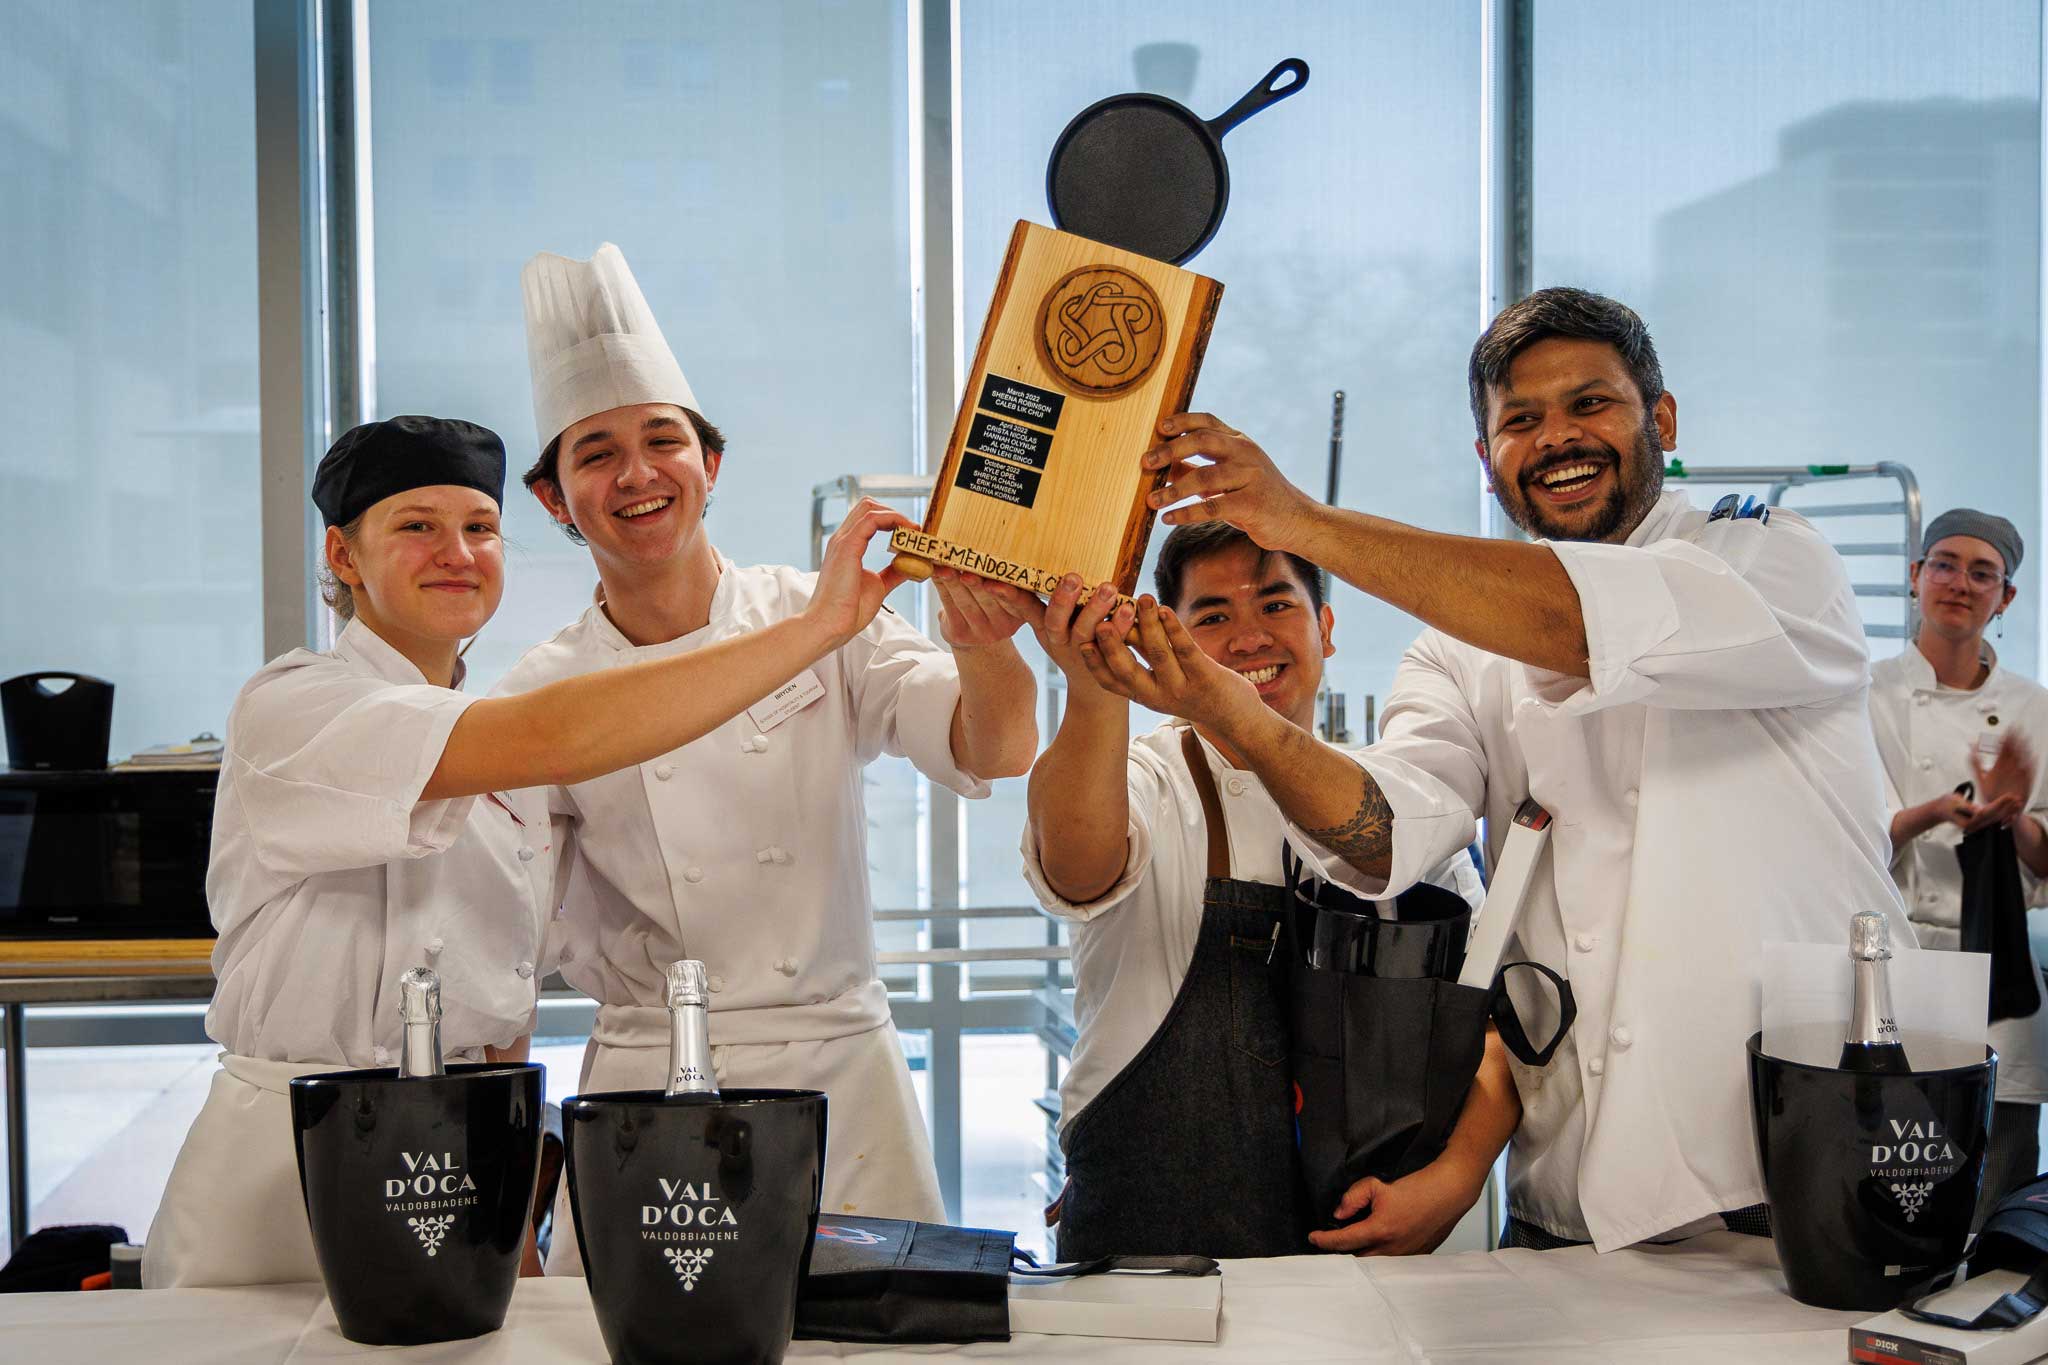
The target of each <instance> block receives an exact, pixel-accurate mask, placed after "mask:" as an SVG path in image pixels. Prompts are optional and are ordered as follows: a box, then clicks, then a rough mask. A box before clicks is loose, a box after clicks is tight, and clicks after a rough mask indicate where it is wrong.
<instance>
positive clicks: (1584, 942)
mask: <svg viewBox="0 0 2048 1365" xmlns="http://www.w3.org/2000/svg"><path fill="white" fill-rule="evenodd" d="M1599 941H1600V940H1599V939H1597V938H1595V937H1593V936H1592V935H1591V934H1580V935H1579V936H1578V937H1577V938H1575V939H1573V940H1572V947H1574V948H1577V949H1578V950H1579V951H1580V952H1582V953H1590V952H1592V951H1593V945H1594V944H1596V943H1598V942H1599Z"/></svg>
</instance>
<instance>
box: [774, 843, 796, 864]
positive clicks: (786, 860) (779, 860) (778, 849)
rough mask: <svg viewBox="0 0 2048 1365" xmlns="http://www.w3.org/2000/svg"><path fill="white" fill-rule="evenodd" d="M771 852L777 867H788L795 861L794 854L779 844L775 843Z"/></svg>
mask: <svg viewBox="0 0 2048 1365" xmlns="http://www.w3.org/2000/svg"><path fill="white" fill-rule="evenodd" d="M773 852H774V854H775V864H776V866H778V867H788V866H789V865H790V864H791V863H793V862H795V861H796V855H795V854H794V853H791V852H790V851H789V850H788V849H786V848H784V847H783V846H782V845H780V844H777V845H775V847H774V849H773Z"/></svg>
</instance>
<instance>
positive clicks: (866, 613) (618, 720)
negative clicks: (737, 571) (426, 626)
mask: <svg viewBox="0 0 2048 1365" xmlns="http://www.w3.org/2000/svg"><path fill="white" fill-rule="evenodd" d="M914 524H915V523H913V522H912V521H911V520H910V519H909V518H908V517H905V516H903V515H902V514H900V513H898V512H894V511H892V510H890V509H889V508H887V507H884V506H883V505H882V504H880V503H878V502H875V501H874V500H873V499H863V500H862V501H861V503H860V505H859V506H858V507H856V508H855V509H854V510H853V512H852V513H851V514H850V515H848V517H847V519H846V520H845V521H844V522H843V523H841V525H840V527H839V529H838V530H837V531H836V532H834V533H833V535H832V539H831V542H830V544H829V545H828V546H827V547H826V551H825V562H824V566H823V568H822V570H821V571H820V573H819V575H818V590H817V592H816V594H815V595H814V596H813V597H812V598H811V602H810V605H809V606H808V607H806V608H805V610H804V612H803V614H802V615H800V616H797V617H793V618H791V619H790V620H787V621H778V622H776V623H775V624H773V625H771V626H767V627H764V628H763V629H761V630H757V631H753V632H751V633H749V634H747V635H743V636H740V637H739V638H737V639H732V640H725V641H721V642H720V643H718V644H715V645H711V646H708V647H706V648H704V649H699V650H693V651H691V652H690V653H687V654H681V655H677V656H676V657H674V658H670V659H661V660H657V661H654V662H650V663H643V664H634V665H632V666H630V667H626V668H613V669H603V670H600V671H598V672H595V673H586V674H583V675H582V676H580V677H574V678H565V679H563V680H562V681H560V682H556V683H550V684H549V685H547V686H546V687H539V688H535V689H534V690H533V691H531V692H523V693H521V694H519V695H518V696H513V697H490V698H486V699H484V700H481V701H477V702H472V703H471V704H470V705H469V706H468V707H467V708H466V709H465V710H464V711H463V713H462V716H461V718H460V719H458V720H457V721H456V722H455V727H454V729H453V730H451V731H450V732H449V735H448V743H447V747H446V748H445V749H443V750H442V753H441V761H440V763H439V764H438V765H437V766H436V767H435V769H434V773H433V776H432V777H430V778H428V779H427V784H426V787H425V789H424V790H423V791H422V792H421V793H420V799H421V800H422V801H436V800H445V799H448V798H450V797H458V796H474V795H478V794H480V793H483V792H490V791H503V790H507V789H511V788H517V787H539V786H558V785H567V784H569V783H573V782H583V781H587V780H589V779H590V778H593V777H599V776H602V775H603V774H605V773H608V772H613V771H616V770H617V769H620V768H624V767H629V766H631V765H633V764H635V763H644V762H646V761H647V760H648V759H651V758H654V757H655V756H657V755H659V754H665V753H667V752H669V751H670V750H671V749H676V748H679V747H681V746H682V745H684V744H688V743H689V742H690V741H691V740H694V739H699V738H701V737H702V736H704V735H707V734H709V733H710V732H711V731H713V730H715V729H717V728H718V727H719V726H721V725H723V724H725V722H726V721H728V720H730V719H732V717H734V716H736V715H738V714H739V713H740V712H741V711H743V710H745V709H746V708H747V707H748V706H750V705H752V704H753V703H755V702H757V701H759V700H760V699H761V698H763V697H765V696H767V695H768V694H769V693H770V692H772V691H774V690H775V689H776V688H777V687H779V686H781V685H782V684H783V683H785V682H787V681H788V680H789V679H790V678H792V677H794V676H796V674H798V673H799V672H801V671H802V670H803V669H805V668H806V667H808V666H809V665H810V664H811V663H812V662H813V661H814V660H816V659H818V658H820V657H821V656H823V655H825V654H827V653H829V652H830V651H832V650H834V649H837V648H838V647H839V646H840V645H841V644H843V643H845V642H846V641H847V640H849V639H851V638H853V636H854V635H855V634H856V633H858V632H859V631H860V630H861V629H862V628H863V627H865V626H866V625H867V623H868V622H869V621H871V620H873V619H874V616H875V613H876V612H877V611H879V610H880V609H881V605H882V599H883V598H885V597H887V596H888V595H889V593H890V592H891V591H892V590H893V589H894V588H895V587H896V586H897V585H898V584H899V583H901V582H902V581H903V578H902V575H901V574H899V573H898V572H897V571H896V570H895V569H894V568H893V567H891V568H886V569H883V570H882V571H881V572H879V573H876V572H874V571H872V570H869V569H867V568H865V567H864V566H863V565H862V563H861V558H862V555H863V554H864V553H865V552H866V550H867V546H868V542H869V541H870V540H872V539H873V538H874V537H875V536H876V535H877V534H878V533H880V532H884V531H888V530H892V529H894V528H895V527H898V526H912V525H914Z"/></svg>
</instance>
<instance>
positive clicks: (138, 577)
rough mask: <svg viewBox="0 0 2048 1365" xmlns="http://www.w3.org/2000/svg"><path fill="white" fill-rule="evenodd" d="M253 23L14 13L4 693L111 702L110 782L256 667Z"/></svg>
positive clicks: (67, 6)
mask: <svg viewBox="0 0 2048 1365" xmlns="http://www.w3.org/2000/svg"><path fill="white" fill-rule="evenodd" d="M253 54H254V35H253V33H252V31H251V16H250V9H249V6H248V5H246V4H244V5H225V6H224V5H217V4H207V3H201V2H200V0H9V3H7V4H5V5H0V260H4V261H5V262H6V265H5V267H4V268H0V409H4V410H5V411H6V413H7V435H6V439H5V440H4V441H0V573H4V576H5V582H6V585H7V589H6V591H5V592H0V678H5V677H12V676H14V675H16V674H19V673H25V672H30V671H45V670H48V671H70V672H80V673H89V674H94V675H97V676H99V677H103V678H106V679H108V680H110V681H112V682H113V683H114V684H115V687H116V691H115V695H114V729H113V735H112V739H111V743H110V749H111V754H112V757H114V758H116V759H119V758H122V757H124V756H126V755H127V754H129V753H131V752H133V751H134V750H135V749H137V748H140V747H143V746H145V745H149V744H155V743H161V742H165V741H173V740H185V739H190V738H191V737H192V736H193V735H194V734H196V733H198V732H199V731H201V730H212V731H213V732H214V733H216V734H220V733H224V732H225V728H226V723H227V713H228V707H229V706H230V705H231V704H232V703H233V701H234V697H235V693H236V691H237V690H239V689H240V687H241V685H242V683H243V682H245V681H246V680H247V679H248V677H249V675H250V674H251V673H253V672H255V671H256V669H257V667H258V666H259V665H260V664H261V663H262V662H263V659H262V611H261V599H260V583H259V574H260V566H259V531H260V527H259V518H258V511H257V502H258V494H259V491H260V485H259V483H258V478H257V435H256V433H257V422H256V400H257V374H256V371H257V339H256V171H255V167H256V138H255V131H256V124H255V94H254V84H253V81H252V79H251V74H252V67H253V60H254V56H253Z"/></svg>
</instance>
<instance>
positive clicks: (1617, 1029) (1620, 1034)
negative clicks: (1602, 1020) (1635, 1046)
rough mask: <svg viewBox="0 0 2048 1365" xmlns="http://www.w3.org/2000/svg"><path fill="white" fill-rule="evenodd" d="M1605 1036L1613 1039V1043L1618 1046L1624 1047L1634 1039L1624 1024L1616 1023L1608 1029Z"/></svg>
mask: <svg viewBox="0 0 2048 1365" xmlns="http://www.w3.org/2000/svg"><path fill="white" fill-rule="evenodd" d="M1607 1036H1608V1037H1609V1038H1612V1039H1613V1040H1614V1045H1615V1046H1616V1047H1618V1048H1626V1047H1627V1046H1628V1045H1629V1044H1630V1043H1633V1042H1634V1041H1635V1040H1636V1036H1635V1035H1634V1034H1633V1033H1630V1032H1629V1031H1628V1027H1627V1026H1626V1025H1624V1024H1616V1025H1615V1026H1614V1027H1613V1028H1612V1029H1610V1030H1609V1031H1608V1034H1607Z"/></svg>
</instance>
